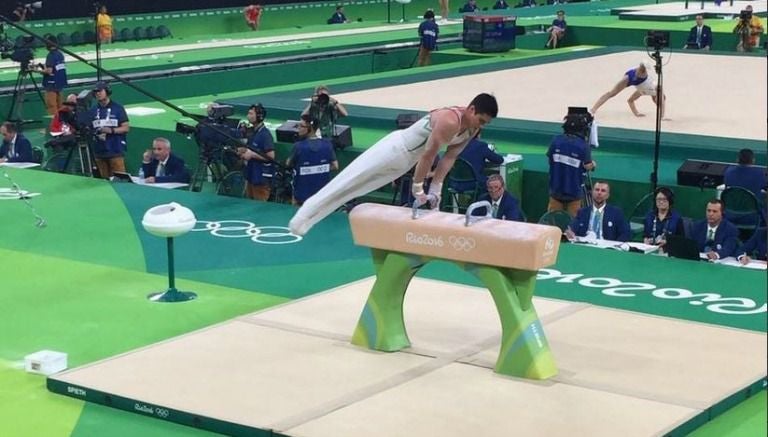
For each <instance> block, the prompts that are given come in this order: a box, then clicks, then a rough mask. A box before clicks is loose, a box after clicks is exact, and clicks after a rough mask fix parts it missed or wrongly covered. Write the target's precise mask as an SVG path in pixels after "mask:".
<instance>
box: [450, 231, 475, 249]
mask: <svg viewBox="0 0 768 437" xmlns="http://www.w3.org/2000/svg"><path fill="white" fill-rule="evenodd" d="M448 243H450V245H451V246H452V247H453V248H454V249H455V250H463V251H464V252H469V251H470V250H472V249H474V248H475V246H476V245H477V243H475V239H474V238H471V237H454V236H453V235H451V236H450V237H448Z"/></svg>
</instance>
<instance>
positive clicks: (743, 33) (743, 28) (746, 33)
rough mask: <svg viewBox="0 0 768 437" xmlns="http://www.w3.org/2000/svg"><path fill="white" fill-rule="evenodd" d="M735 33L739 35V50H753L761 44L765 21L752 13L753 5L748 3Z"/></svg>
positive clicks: (737, 49)
mask: <svg viewBox="0 0 768 437" xmlns="http://www.w3.org/2000/svg"><path fill="white" fill-rule="evenodd" d="M733 33H735V34H737V35H739V43H738V44H737V45H736V51H738V52H751V51H752V49H753V48H754V47H757V46H758V45H760V35H761V34H762V33H763V23H762V22H761V21H760V18H758V17H757V16H755V15H753V14H752V5H747V7H746V8H744V10H743V11H741V15H740V16H739V22H738V23H737V24H736V27H734V28H733Z"/></svg>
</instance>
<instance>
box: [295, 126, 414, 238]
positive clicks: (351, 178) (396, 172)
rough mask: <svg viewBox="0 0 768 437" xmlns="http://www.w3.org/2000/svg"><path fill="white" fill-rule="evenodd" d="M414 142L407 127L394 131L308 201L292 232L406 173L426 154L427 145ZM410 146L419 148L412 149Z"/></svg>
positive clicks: (311, 223)
mask: <svg viewBox="0 0 768 437" xmlns="http://www.w3.org/2000/svg"><path fill="white" fill-rule="evenodd" d="M413 142H414V141H413V138H412V136H411V135H409V133H408V132H407V130H397V131H394V132H391V133H389V134H388V135H387V136H385V137H384V138H382V139H381V140H379V141H378V142H377V143H376V144H374V145H373V146H371V147H370V148H369V149H368V150H366V151H365V152H363V154H361V155H360V156H358V157H357V158H356V159H355V160H354V161H352V162H351V163H350V164H349V165H348V166H347V167H346V168H344V170H342V171H341V172H340V173H339V174H338V175H336V177H335V178H333V179H332V180H331V181H330V182H329V183H328V184H327V185H326V186H325V187H323V188H322V189H321V190H320V191H318V192H317V193H316V194H315V195H314V196H312V197H310V198H309V199H307V201H306V202H304V204H303V205H302V206H301V208H299V210H298V211H297V212H296V215H294V216H293V218H292V219H291V222H290V224H289V226H290V229H291V232H293V233H294V234H296V235H304V234H305V233H306V232H307V231H309V229H310V228H312V226H314V225H315V223H317V222H319V221H320V220H322V219H324V218H325V217H327V216H328V215H329V214H331V213H332V212H334V211H335V210H336V209H338V208H339V207H340V206H341V205H343V204H345V203H346V202H349V201H350V200H352V199H354V198H356V197H360V196H362V195H364V194H368V193H370V192H371V191H374V190H376V189H378V188H380V187H382V186H384V185H386V184H388V183H390V182H392V181H394V180H395V179H397V178H398V177H400V176H402V175H403V174H405V173H406V172H407V171H408V170H410V168H411V167H413V166H414V165H416V163H417V162H418V161H419V158H420V157H421V155H422V154H423V153H424V147H423V146H421V147H417V146H418V145H413V144H408V143H413ZM409 147H415V150H412V151H409V150H408V148H409Z"/></svg>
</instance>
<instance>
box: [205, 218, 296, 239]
mask: <svg viewBox="0 0 768 437" xmlns="http://www.w3.org/2000/svg"><path fill="white" fill-rule="evenodd" d="M191 232H208V233H210V234H211V235H213V236H214V237H218V238H249V239H250V240H251V241H253V242H254V243H259V244H292V243H298V242H299V241H301V240H302V237H301V236H300V235H294V234H292V233H291V231H290V230H289V229H288V228H286V227H285V226H256V224H254V223H251V222H249V221H245V220H221V221H206V220H198V221H197V224H196V225H195V227H194V229H192V230H191Z"/></svg>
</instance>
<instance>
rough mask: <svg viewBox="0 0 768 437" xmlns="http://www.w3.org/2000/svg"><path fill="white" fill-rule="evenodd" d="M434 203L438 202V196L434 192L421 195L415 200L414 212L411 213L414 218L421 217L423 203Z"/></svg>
mask: <svg viewBox="0 0 768 437" xmlns="http://www.w3.org/2000/svg"><path fill="white" fill-rule="evenodd" d="M430 202H432V203H434V202H437V196H435V195H434V194H427V195H426V196H423V197H422V196H419V197H417V198H416V199H414V200H413V214H411V218H412V219H414V220H415V219H417V218H419V208H420V207H421V206H422V205H426V204H427V203H430Z"/></svg>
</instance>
